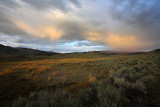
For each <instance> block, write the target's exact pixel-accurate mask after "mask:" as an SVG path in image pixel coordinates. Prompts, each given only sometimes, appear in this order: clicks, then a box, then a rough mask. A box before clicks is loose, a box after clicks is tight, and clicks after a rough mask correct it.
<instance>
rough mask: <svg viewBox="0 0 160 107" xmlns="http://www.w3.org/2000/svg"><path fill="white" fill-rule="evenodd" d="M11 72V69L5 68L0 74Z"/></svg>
mask: <svg viewBox="0 0 160 107" xmlns="http://www.w3.org/2000/svg"><path fill="white" fill-rule="evenodd" d="M13 72H14V71H13V70H11V69H8V68H7V69H5V70H4V71H2V72H0V76H1V75H4V74H10V73H13Z"/></svg>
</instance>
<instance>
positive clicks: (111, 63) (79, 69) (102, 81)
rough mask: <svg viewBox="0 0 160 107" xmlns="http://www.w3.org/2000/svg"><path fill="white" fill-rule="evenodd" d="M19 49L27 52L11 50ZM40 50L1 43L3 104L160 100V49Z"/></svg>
mask: <svg viewBox="0 0 160 107" xmlns="http://www.w3.org/2000/svg"><path fill="white" fill-rule="evenodd" d="M7 52H10V53H7ZM19 52H20V53H21V54H20V55H22V57H20V56H18V57H16V58H15V57H14V58H13V57H10V56H9V55H11V54H12V56H16V54H15V53H17V54H18V53H19ZM25 52H26V53H28V54H26V53H25ZM41 52H42V51H38V50H33V49H24V48H12V47H7V46H1V54H2V53H3V56H0V58H4V59H3V60H4V61H2V60H1V61H0V84H1V86H0V106H1V107H11V106H13V107H41V106H42V107H44V106H45V107H68V106H69V107H81V106H83V107H95V106H98V107H107V106H109V107H115V106H117V107H124V106H126V107H128V106H131V107H132V106H137V107H151V106H152V107H158V106H159V105H160V103H159V102H160V100H159V99H160V73H159V70H160V67H159V66H160V54H159V50H154V51H151V52H145V53H141V54H130V53H123V54H122V53H119V54H102V53H100V52H85V53H68V54H54V53H53V55H51V56H47V55H45V56H37V53H41ZM4 53H7V54H6V56H5V54H4ZM32 53H33V54H32ZM46 53H47V52H46ZM110 53H115V52H110ZM5 58H6V59H5ZM12 58H13V59H12Z"/></svg>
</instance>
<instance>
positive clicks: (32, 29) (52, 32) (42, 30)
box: [13, 20, 63, 40]
mask: <svg viewBox="0 0 160 107" xmlns="http://www.w3.org/2000/svg"><path fill="white" fill-rule="evenodd" d="M13 22H14V23H15V25H16V26H17V27H19V28H20V29H21V30H23V31H24V32H26V33H28V34H30V35H33V36H36V37H40V38H49V39H51V40H57V39H59V38H60V37H62V36H63V31H61V30H58V29H56V28H55V27H53V26H49V25H48V26H45V25H37V26H31V25H29V24H27V23H25V22H23V21H18V20H14V21H13Z"/></svg>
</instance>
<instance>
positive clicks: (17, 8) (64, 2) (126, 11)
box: [0, 0, 160, 52]
mask: <svg viewBox="0 0 160 107" xmlns="http://www.w3.org/2000/svg"><path fill="white" fill-rule="evenodd" d="M159 10H160V2H159V1H158V0H147V1H146V0H46V1H45V0H0V14H1V15H0V39H1V41H0V43H2V44H5V45H12V46H22V47H31V46H32V45H33V46H35V48H37V49H42V50H50V51H55V50H57V51H59V52H62V51H63V52H72V51H90V50H100V49H118V50H150V49H153V48H159V46H160V42H159V41H160V30H159V29H160V11H159ZM14 37H15V41H14V42H13V41H12V40H13V38H14ZM7 38H12V39H7ZM17 38H19V39H20V40H18V39H17ZM33 38H34V40H33V41H32V39H33ZM26 41H27V42H26ZM62 41H63V42H62ZM84 41H85V42H84ZM16 44H17V45H16ZM40 44H41V45H40ZM78 44H80V45H78ZM37 46H41V47H37ZM52 46H54V48H53V47H52ZM64 46H66V47H65V49H64V48H63V47H64ZM84 46H85V49H82V48H84ZM86 47H87V48H86Z"/></svg>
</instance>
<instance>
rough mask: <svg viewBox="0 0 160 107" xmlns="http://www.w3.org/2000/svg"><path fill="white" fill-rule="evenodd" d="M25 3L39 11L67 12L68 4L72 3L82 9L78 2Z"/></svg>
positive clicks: (45, 0) (28, 0)
mask: <svg viewBox="0 0 160 107" xmlns="http://www.w3.org/2000/svg"><path fill="white" fill-rule="evenodd" d="M22 1H23V2H25V3H28V4H30V5H32V6H33V7H35V8H38V9H48V8H51V9H60V10H62V11H67V10H68V9H69V7H68V5H69V4H68V3H72V4H74V5H75V6H77V7H81V4H80V2H79V1H78V0H22Z"/></svg>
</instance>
